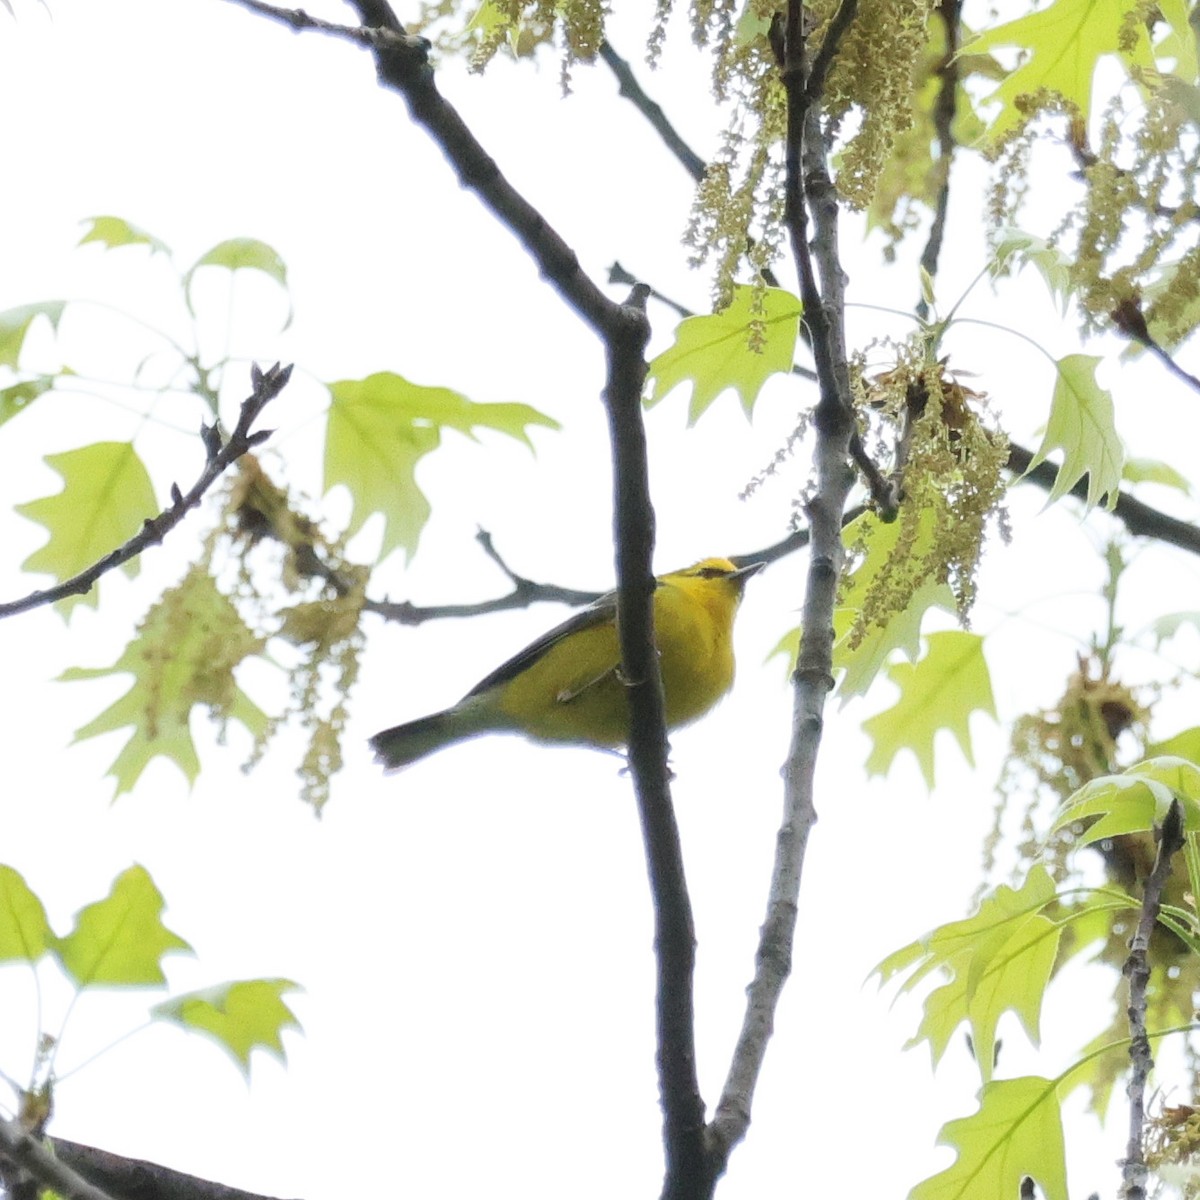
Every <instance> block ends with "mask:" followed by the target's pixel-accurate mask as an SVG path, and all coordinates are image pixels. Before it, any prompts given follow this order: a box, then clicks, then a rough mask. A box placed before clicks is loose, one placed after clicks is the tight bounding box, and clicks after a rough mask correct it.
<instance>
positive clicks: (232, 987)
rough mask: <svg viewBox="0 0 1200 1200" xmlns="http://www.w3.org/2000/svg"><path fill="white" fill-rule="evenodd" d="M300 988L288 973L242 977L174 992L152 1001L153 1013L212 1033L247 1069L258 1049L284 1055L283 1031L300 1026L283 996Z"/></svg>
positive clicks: (245, 1072) (160, 1017) (243, 1067)
mask: <svg viewBox="0 0 1200 1200" xmlns="http://www.w3.org/2000/svg"><path fill="white" fill-rule="evenodd" d="M299 990H300V989H299V985H297V984H295V983H293V982H292V981H291V980H290V979H244V980H240V981H236V982H233V983H223V984H219V985H218V986H216V987H211V988H205V989H204V990H203V991H199V992H189V993H188V994H187V995H184V996H173V997H171V999H170V1000H164V1001H163V1002H162V1003H161V1004H156V1005H155V1006H154V1008H153V1009H152V1010H151V1015H152V1016H154V1017H155V1018H157V1019H158V1020H162V1021H170V1022H172V1023H174V1024H176V1025H179V1026H181V1027H182V1028H184V1029H188V1030H194V1031H196V1032H198V1033H203V1034H206V1035H207V1036H209V1037H211V1038H213V1039H214V1040H215V1041H216V1042H217V1043H218V1044H219V1045H221V1046H223V1047H224V1048H225V1049H226V1050H228V1051H229V1053H230V1054H231V1055H232V1056H233V1059H234V1061H235V1062H236V1063H237V1064H238V1066H239V1067H240V1068H241V1070H242V1073H243V1074H249V1070H250V1055H251V1053H252V1051H254V1050H256V1049H262V1050H266V1051H267V1052H268V1053H270V1054H272V1055H274V1056H275V1057H276V1058H277V1059H279V1060H280V1062H284V1061H286V1058H287V1055H286V1053H285V1051H284V1048H283V1038H282V1034H283V1031H284V1030H285V1029H299V1028H300V1022H299V1021H297V1020H296V1016H295V1014H294V1013H293V1012H292V1010H291V1009H290V1008H288V1006H287V1005H286V1004H285V1003H284V1001H283V996H284V995H285V994H286V993H287V992H295V991H299Z"/></svg>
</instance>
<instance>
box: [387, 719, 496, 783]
mask: <svg viewBox="0 0 1200 1200" xmlns="http://www.w3.org/2000/svg"><path fill="white" fill-rule="evenodd" d="M491 727H492V723H491V722H490V721H488V720H487V718H486V717H485V716H484V715H483V714H482V713H480V712H478V711H476V710H475V709H473V708H471V707H466V706H462V705H460V706H457V707H455V708H447V709H446V710H444V711H443V712H438V713H433V714H432V715H431V716H428V717H421V718H419V719H418V720H416V721H408V722H406V723H405V724H403V725H394V726H393V727H392V728H391V729H385V730H383V732H382V733H377V734H376V735H375V736H374V737H373V738H372V739H371V740H370V743H369V745H370V747H371V749H372V750H373V751H374V753H375V757H376V759H377V760H378V761H379V762H381V763H383V765H384V766H385V767H386V768H387V769H388V770H389V771H396V770H399V768H400V767H407V766H408V764H409V763H413V762H416V761H417V759H419V758H424V757H425V755H427V754H432V753H433V752H434V751H435V750H441V749H442V747H443V746H449V745H452V744H453V743H454V742H461V741H465V740H466V739H467V738H470V737H475V736H476V735H477V734H480V733H486V732H487V731H488V729H489V728H491Z"/></svg>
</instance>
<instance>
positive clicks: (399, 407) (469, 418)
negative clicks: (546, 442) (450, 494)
mask: <svg viewBox="0 0 1200 1200" xmlns="http://www.w3.org/2000/svg"><path fill="white" fill-rule="evenodd" d="M329 391H330V394H331V395H332V398H333V400H332V403H331V404H330V407H329V423H328V426H327V429H326V433H325V491H326V492H328V491H329V490H330V488H333V487H336V486H337V485H338V484H339V483H340V484H343V485H344V486H345V487H346V488H347V489H348V490H349V492H350V498H351V500H352V502H353V505H354V507H353V513H352V515H351V518H350V526H349V529H348V530H347V531H346V532H347V536H348V537H352V536H353V535H354V534H356V533H357V532H358V531H359V530H360V529H361V528H362V527H363V524H364V523H365V522H366V520H367V518H368V517H369V516H371V515H372V514H373V513H382V514H383V519H384V531H383V545H382V546H381V548H380V552H379V557H380V559H383V558H385V557H386V556H387V555H389V554H390V553H391V552H392V551H393V550H396V549H400V548H403V550H404V551H405V554H406V555H407V557H409V558H411V557H412V556H413V554H414V553H416V549H417V543H418V541H419V540H420V537H421V530H422V529H423V528H424V527H425V522H426V520H427V519H428V518H429V511H430V510H429V501H428V500H426V499H425V495H424V493H423V492H422V491H421V489H420V488H419V487H417V481H416V475H415V472H416V466H417V463H418V462H420V460H421V459H422V458H424V456H425V455H426V454H428V453H429V452H430V451H431V450H435V449H436V448H437V447H438V446H439V445H440V444H441V436H442V435H441V431H442V429H443V428H449V429H454V430H457V431H458V432H459V433H462V434H465V435H466V436H467V437H470V438H472V439H473V438H474V437H475V430H476V429H491V430H494V431H495V432H497V433H502V434H505V435H506V436H507V437H511V438H515V439H517V440H518V441H520V442H524V443H525V445H527V446H529V447H530V449H532V448H533V443H532V442H531V441H530V440H529V433H528V428H529V426H530V425H542V426H545V427H546V428H547V429H558V428H559V424H558V422H557V421H555V420H552V419H551V418H550V417H547V416H545V415H544V414H542V413H540V412H538V411H537V409H534V408H530V407H529V406H528V405H527V404H476V403H474V402H473V401H471V400H468V399H467V398H466V397H465V396H463V395H461V394H460V393H459V392H454V391H451V390H450V389H449V388H440V387H422V386H421V385H420V384H416V383H410V382H409V381H408V380H407V379H404V378H403V377H401V376H400V375H394V374H392V373H391V372H390V371H381V372H379V373H378V374H375V375H369V376H368V377H367V378H366V379H343V380H341V381H340V382H338V383H331V384H330V385H329Z"/></svg>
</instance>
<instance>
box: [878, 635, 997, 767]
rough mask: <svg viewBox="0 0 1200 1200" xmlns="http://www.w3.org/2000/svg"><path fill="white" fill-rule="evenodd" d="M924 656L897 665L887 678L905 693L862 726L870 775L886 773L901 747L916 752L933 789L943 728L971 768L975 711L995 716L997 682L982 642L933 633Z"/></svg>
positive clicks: (973, 763)
mask: <svg viewBox="0 0 1200 1200" xmlns="http://www.w3.org/2000/svg"><path fill="white" fill-rule="evenodd" d="M926 645H927V650H926V653H925V657H924V658H922V659H921V661H920V662H918V663H916V664H915V665H914V664H913V663H906V662H901V663H897V664H896V665H895V666H892V667H890V668H888V671H887V675H888V678H889V679H890V680H891V681H892V682H893V683H894V684H895V685H896V686H897V687H898V688H899V689H900V698H899V699H898V700H897V701H896V703H895V704H894V705H892V707H891V708H889V709H887V710H885V711H884V712H881V713H879V714H878V716H874V717H872V718H871V719H870V720H868V721H864V722H863V731H864V732H865V733H866V734H867V735H868V737H870V738H871V740H872V742H873V743H874V745H873V747H872V749H871V753H870V755H869V756H868V758H867V763H866V767H867V774H868V775H886V774H887V773H888V771H889V770H890V769H891V766H892V761H893V760H894V759H895V757H896V755H897V754H898V753H899V751H900V750H902V749H908V750H911V751H912V752H913V753H914V754H915V755H916V757H917V762H918V763H919V764H920V766H921V774H922V776H923V777H924V779H925V786H926V787H928V788H929V789H930V790H932V789H933V785H934V778H935V774H936V773H935V771H934V761H933V749H934V739H935V736H936V734H937V733H938V731H939V730H942V729H945V730H948V731H949V732H950V733H952V734H953V735H954V737H955V739H956V740H957V742H958V745H959V748H960V749H961V750H962V752H963V756H964V757H965V758H966V760H967V762H968V763H970V764H971V766H974V765H975V756H974V753H973V751H972V748H971V726H970V718H971V714H972V713H973V712H976V711H979V712H984V713H987V715H988V716H990V717H991V718H993V720H994V719H995V717H996V703H995V700H994V699H993V698H992V680H991V675H990V674H989V672H988V667H987V661H986V660H985V659H984V657H983V638H981V637H979V636H978V635H977V634H974V633H964V632H962V631H961V630H949V631H946V632H943V633H931V634H930V635H929V637H928V638H927V639H926Z"/></svg>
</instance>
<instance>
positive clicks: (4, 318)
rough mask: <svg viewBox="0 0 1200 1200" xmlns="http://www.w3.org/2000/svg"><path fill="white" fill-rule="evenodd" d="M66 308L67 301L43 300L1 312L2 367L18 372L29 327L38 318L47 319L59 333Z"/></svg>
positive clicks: (0, 362) (0, 356) (0, 342)
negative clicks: (59, 326)
mask: <svg viewBox="0 0 1200 1200" xmlns="http://www.w3.org/2000/svg"><path fill="white" fill-rule="evenodd" d="M66 307H67V302H66V301H65V300H43V301H42V302H41V303H39V304H22V305H21V306H20V308H9V309H6V310H5V311H4V312H0V367H12V368H13V370H16V368H17V364H18V361H19V360H20V357H21V350H22V349H23V348H24V346H25V338H26V337H27V336H28V334H29V327H30V326H31V325H32V324H33V323H34V321H36V320H37V319H38V317H45V318H46V319H47V320H48V321H49V322H50V324H51V325H52V326H53V328H54V330H55V332H57V331H58V325H59V322H60V321H61V320H62V315H63V310H64V309H65V308H66Z"/></svg>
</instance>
